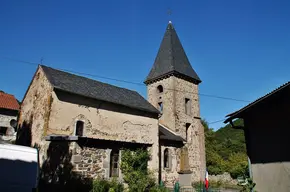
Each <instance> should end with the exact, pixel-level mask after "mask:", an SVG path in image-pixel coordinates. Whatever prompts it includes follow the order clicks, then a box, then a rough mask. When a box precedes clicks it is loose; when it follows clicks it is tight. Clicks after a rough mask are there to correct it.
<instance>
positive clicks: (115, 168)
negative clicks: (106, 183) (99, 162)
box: [110, 150, 119, 177]
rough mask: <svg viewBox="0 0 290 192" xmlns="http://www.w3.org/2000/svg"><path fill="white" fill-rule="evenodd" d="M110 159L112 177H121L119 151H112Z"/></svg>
mask: <svg viewBox="0 0 290 192" xmlns="http://www.w3.org/2000/svg"><path fill="white" fill-rule="evenodd" d="M110 157H111V158H110V177H119V150H112V151H111V156H110Z"/></svg>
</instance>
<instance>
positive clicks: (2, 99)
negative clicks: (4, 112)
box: [0, 92, 20, 111]
mask: <svg viewBox="0 0 290 192" xmlns="http://www.w3.org/2000/svg"><path fill="white" fill-rule="evenodd" d="M19 107H20V106H19V103H18V101H17V99H16V98H15V97H14V95H10V94H7V93H3V92H0V108H1V109H10V110H17V111H18V110H19Z"/></svg>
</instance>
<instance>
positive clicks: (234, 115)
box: [224, 81, 290, 123]
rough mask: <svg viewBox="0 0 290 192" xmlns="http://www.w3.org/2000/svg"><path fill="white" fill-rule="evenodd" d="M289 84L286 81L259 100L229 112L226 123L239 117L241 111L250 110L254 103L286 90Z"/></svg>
mask: <svg viewBox="0 0 290 192" xmlns="http://www.w3.org/2000/svg"><path fill="white" fill-rule="evenodd" d="M289 86H290V81H289V82H287V83H285V84H283V85H281V86H280V87H278V88H276V89H275V90H273V91H271V92H270V93H268V94H266V95H264V96H263V97H260V98H259V99H257V100H255V101H253V102H252V103H250V104H248V105H246V106H245V107H243V108H241V109H239V110H237V111H235V112H233V113H231V114H228V115H227V116H226V117H229V118H228V119H226V120H225V121H224V123H227V122H229V121H230V120H232V119H235V118H238V116H239V115H240V114H241V113H243V112H245V111H247V110H249V109H250V108H251V107H253V106H254V105H257V104H258V103H260V102H262V101H264V100H266V99H267V98H269V97H271V96H273V95H274V94H276V93H278V92H280V91H281V90H284V89H285V88H287V87H289Z"/></svg>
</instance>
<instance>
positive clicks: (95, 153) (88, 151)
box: [71, 143, 109, 178]
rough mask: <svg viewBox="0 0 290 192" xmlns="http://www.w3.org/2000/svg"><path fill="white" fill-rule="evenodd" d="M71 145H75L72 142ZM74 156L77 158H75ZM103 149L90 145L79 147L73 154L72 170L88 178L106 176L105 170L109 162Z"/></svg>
mask: <svg viewBox="0 0 290 192" xmlns="http://www.w3.org/2000/svg"><path fill="white" fill-rule="evenodd" d="M71 145H73V146H74V145H77V144H75V143H72V144H71ZM76 157H77V158H78V159H76ZM107 158H108V157H107V152H106V150H105V149H96V148H91V147H84V148H83V149H81V148H79V147H78V149H77V150H76V151H75V153H74V154H73V158H72V162H73V164H74V169H73V170H74V171H75V172H76V173H78V174H79V175H82V176H84V177H90V178H106V170H105V168H106V167H108V165H104V164H106V163H107V164H108V163H109V162H108V161H106V159H107Z"/></svg>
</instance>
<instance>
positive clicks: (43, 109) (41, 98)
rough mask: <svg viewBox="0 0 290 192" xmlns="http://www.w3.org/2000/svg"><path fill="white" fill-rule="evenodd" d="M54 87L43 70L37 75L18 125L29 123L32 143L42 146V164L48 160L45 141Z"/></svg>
mask: <svg viewBox="0 0 290 192" xmlns="http://www.w3.org/2000/svg"><path fill="white" fill-rule="evenodd" d="M51 92H52V86H51V85H50V83H49V81H48V79H47V78H46V76H45V75H44V73H43V71H42V69H41V68H38V70H37V71H36V73H35V76H34V78H33V79H32V82H31V84H30V86H29V88H28V90H27V93H26V95H25V97H24V99H23V102H22V104H21V111H20V117H19V121H18V124H19V126H20V128H21V126H22V125H23V124H24V122H25V123H27V124H28V125H29V126H30V127H31V134H32V142H31V145H32V146H34V145H35V144H37V145H39V146H40V163H42V162H43V160H44V159H45V158H46V149H47V147H48V145H49V143H48V142H47V141H45V140H44V136H46V135H45V132H44V131H45V129H44V127H45V125H46V120H47V119H49V111H50V106H49V105H48V103H49V102H50V99H51V98H50V97H51Z"/></svg>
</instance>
